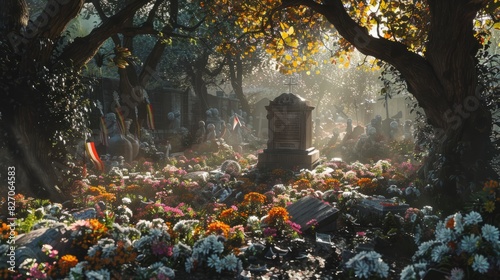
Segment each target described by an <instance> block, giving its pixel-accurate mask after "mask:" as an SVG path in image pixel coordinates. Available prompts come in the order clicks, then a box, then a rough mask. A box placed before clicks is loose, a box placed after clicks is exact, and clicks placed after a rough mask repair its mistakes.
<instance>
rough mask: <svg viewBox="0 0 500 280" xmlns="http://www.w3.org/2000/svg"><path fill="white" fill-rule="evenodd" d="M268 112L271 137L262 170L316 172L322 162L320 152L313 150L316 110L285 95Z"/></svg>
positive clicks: (271, 103) (293, 96) (261, 158)
mask: <svg viewBox="0 0 500 280" xmlns="http://www.w3.org/2000/svg"><path fill="white" fill-rule="evenodd" d="M266 109H267V119H268V137H269V138H268V141H267V149H265V150H264V151H263V153H261V154H259V162H258V165H257V166H258V168H269V169H273V168H287V169H303V168H306V169H311V170H312V169H313V168H314V166H315V165H316V164H317V163H318V160H319V151H318V150H317V149H315V148H314V147H312V114H311V113H312V110H313V109H314V107H312V106H309V102H307V101H306V100H304V99H302V98H301V97H299V96H297V95H295V94H292V93H283V94H281V95H280V96H278V97H277V98H276V99H274V100H273V101H271V102H270V103H269V106H266Z"/></svg>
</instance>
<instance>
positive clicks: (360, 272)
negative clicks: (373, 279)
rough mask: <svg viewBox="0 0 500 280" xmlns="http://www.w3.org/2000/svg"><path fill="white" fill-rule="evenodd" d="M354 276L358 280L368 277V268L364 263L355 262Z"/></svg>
mask: <svg viewBox="0 0 500 280" xmlns="http://www.w3.org/2000/svg"><path fill="white" fill-rule="evenodd" d="M354 274H355V275H356V277H358V278H368V277H370V266H369V265H368V264H367V263H365V262H356V263H355V264H354Z"/></svg>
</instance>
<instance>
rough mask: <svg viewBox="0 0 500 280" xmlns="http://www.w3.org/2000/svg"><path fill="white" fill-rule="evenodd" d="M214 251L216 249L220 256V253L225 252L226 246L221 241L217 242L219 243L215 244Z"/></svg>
mask: <svg viewBox="0 0 500 280" xmlns="http://www.w3.org/2000/svg"><path fill="white" fill-rule="evenodd" d="M213 249H214V252H215V253H218V254H220V253H222V252H224V244H222V242H220V241H217V242H216V243H215V244H214V247H213Z"/></svg>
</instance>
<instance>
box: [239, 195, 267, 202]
mask: <svg viewBox="0 0 500 280" xmlns="http://www.w3.org/2000/svg"><path fill="white" fill-rule="evenodd" d="M264 202H266V196H265V195H263V194H260V193H257V192H249V193H247V194H245V196H244V197H243V203H246V204H264Z"/></svg>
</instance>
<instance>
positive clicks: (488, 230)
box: [481, 224, 499, 243]
mask: <svg viewBox="0 0 500 280" xmlns="http://www.w3.org/2000/svg"><path fill="white" fill-rule="evenodd" d="M481 232H482V234H483V238H484V239H486V240H487V241H489V242H491V243H497V242H498V233H499V232H498V229H497V228H496V227H494V226H492V225H488V224H486V225H484V226H483V228H482V229H481Z"/></svg>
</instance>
